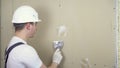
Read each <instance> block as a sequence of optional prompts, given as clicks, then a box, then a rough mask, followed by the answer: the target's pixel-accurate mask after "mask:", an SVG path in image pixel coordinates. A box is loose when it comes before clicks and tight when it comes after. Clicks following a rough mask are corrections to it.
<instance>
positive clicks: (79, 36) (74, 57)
mask: <svg viewBox="0 0 120 68" xmlns="http://www.w3.org/2000/svg"><path fill="white" fill-rule="evenodd" d="M21 5H31V6H32V7H34V8H35V9H36V10H37V12H38V13H39V17H40V19H42V22H41V23H38V25H37V27H38V28H37V32H36V34H35V36H34V38H32V39H30V40H29V42H28V43H29V44H30V45H31V46H33V47H34V48H35V49H36V50H37V52H38V54H39V56H40V58H41V59H42V61H43V62H44V63H45V64H46V65H49V64H50V63H51V61H52V55H53V52H54V50H55V49H54V48H53V41H56V40H63V41H64V46H63V48H62V53H63V61H62V63H61V64H60V66H59V68H114V67H115V63H116V52H115V51H116V50H115V49H116V45H115V34H114V32H115V31H114V28H115V27H114V24H115V9H114V7H115V6H114V5H115V3H114V1H113V0H12V1H8V0H2V14H1V15H2V16H1V21H2V22H1V26H2V27H1V32H2V33H1V44H2V60H1V62H2V67H1V68H3V62H4V57H3V56H4V50H5V47H6V46H7V44H8V42H9V40H10V38H11V37H12V35H14V34H13V33H14V31H13V27H12V24H11V19H12V14H13V11H14V10H15V9H16V8H17V7H19V6H21ZM63 25H64V26H65V27H66V32H67V33H66V35H65V36H63V35H61V36H59V35H58V32H57V31H58V27H59V26H63Z"/></svg>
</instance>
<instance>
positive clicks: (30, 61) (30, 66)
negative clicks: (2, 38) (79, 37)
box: [7, 36, 42, 68]
mask: <svg viewBox="0 0 120 68" xmlns="http://www.w3.org/2000/svg"><path fill="white" fill-rule="evenodd" d="M18 42H23V43H24V44H21V45H20V46H17V47H15V48H14V49H13V50H12V51H11V52H10V54H9V57H8V61H7V68H40V67H41V65H42V61H41V59H40V58H39V56H38V54H37V52H36V51H35V49H34V48H33V47H31V46H30V45H28V44H27V43H26V42H25V41H24V40H22V39H21V38H19V37H17V36H14V37H13V38H12V40H11V41H10V43H9V46H8V48H9V47H10V46H12V45H14V44H15V43H18ZM8 48H7V49H8Z"/></svg>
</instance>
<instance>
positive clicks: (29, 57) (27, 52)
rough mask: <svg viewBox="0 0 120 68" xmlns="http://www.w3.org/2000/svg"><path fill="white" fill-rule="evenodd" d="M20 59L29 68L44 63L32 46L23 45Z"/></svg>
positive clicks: (37, 66)
mask: <svg viewBox="0 0 120 68" xmlns="http://www.w3.org/2000/svg"><path fill="white" fill-rule="evenodd" d="M19 60H20V62H21V63H22V64H24V65H25V66H26V67H27V68H40V67H41V65H42V61H41V59H40V58H39V56H38V54H37V52H36V50H35V49H34V48H33V47H31V46H25V47H22V50H21V52H20V57H19Z"/></svg>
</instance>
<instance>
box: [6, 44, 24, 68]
mask: <svg viewBox="0 0 120 68" xmlns="http://www.w3.org/2000/svg"><path fill="white" fill-rule="evenodd" d="M21 44H24V43H22V42H18V43H15V44H13V45H12V46H11V47H9V49H8V50H7V49H6V51H5V68H7V60H8V57H9V54H10V52H11V51H12V49H13V48H15V47H16V46H19V45H21Z"/></svg>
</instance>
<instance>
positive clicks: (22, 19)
mask: <svg viewBox="0 0 120 68" xmlns="http://www.w3.org/2000/svg"><path fill="white" fill-rule="evenodd" d="M40 21H41V20H40V19H39V18H38V13H37V12H36V11H35V9H33V8H32V7H31V6H26V5H25V6H21V7H19V8H17V9H16V11H15V12H14V14H13V19H12V23H27V22H40Z"/></svg>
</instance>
